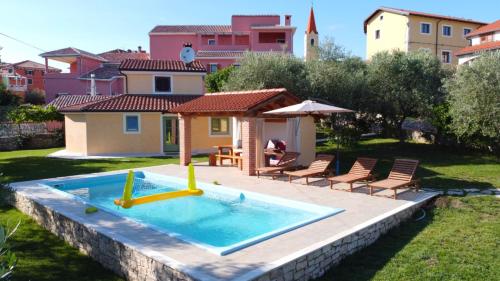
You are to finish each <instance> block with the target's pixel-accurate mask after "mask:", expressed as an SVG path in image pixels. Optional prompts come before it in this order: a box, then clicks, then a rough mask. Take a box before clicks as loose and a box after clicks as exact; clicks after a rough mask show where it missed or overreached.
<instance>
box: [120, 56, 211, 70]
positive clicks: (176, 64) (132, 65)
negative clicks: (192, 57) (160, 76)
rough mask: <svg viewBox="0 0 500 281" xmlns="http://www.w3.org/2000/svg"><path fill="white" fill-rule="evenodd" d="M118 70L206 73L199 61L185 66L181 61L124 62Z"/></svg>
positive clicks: (129, 60)
mask: <svg viewBox="0 0 500 281" xmlns="http://www.w3.org/2000/svg"><path fill="white" fill-rule="evenodd" d="M120 70H129V71H172V72H207V70H206V69H205V66H203V64H201V63H200V62H199V61H194V62H193V63H192V64H191V65H190V66H187V65H186V64H185V63H183V62H182V61H174V60H137V59H135V60H131V59H128V60H124V61H122V63H121V64H120Z"/></svg>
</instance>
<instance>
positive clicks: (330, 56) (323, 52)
mask: <svg viewBox="0 0 500 281" xmlns="http://www.w3.org/2000/svg"><path fill="white" fill-rule="evenodd" d="M318 55H319V56H318V57H319V60H321V61H339V60H342V59H346V58H349V57H351V54H350V52H348V51H347V50H346V49H345V48H344V47H343V46H340V45H338V44H336V43H335V39H333V37H325V38H324V39H323V40H322V41H321V43H320V45H319V46H318Z"/></svg>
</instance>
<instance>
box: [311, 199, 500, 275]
mask: <svg viewBox="0 0 500 281" xmlns="http://www.w3.org/2000/svg"><path fill="white" fill-rule="evenodd" d="M435 205H436V207H435V208H431V209H428V210H427V217H426V218H425V219H423V220H421V221H414V220H412V221H409V222H406V223H403V224H402V225H401V226H400V227H399V228H397V229H394V230H391V231H390V232H389V233H388V234H387V235H385V236H382V237H381V238H380V239H379V240H377V241H376V242H375V243H374V244H373V245H371V246H369V247H368V248H366V249H364V250H362V251H360V252H358V253H356V254H354V255H352V256H350V257H348V258H346V259H345V260H343V261H342V262H341V263H340V265H339V266H337V267H336V268H334V269H333V270H331V271H329V272H328V273H327V274H326V275H324V276H323V277H322V278H320V279H318V280H317V281H327V280H335V281H343V280H380V281H385V280H436V281H441V280H470V281H476V280H500V249H499V243H500V240H499V237H500V220H499V219H498V218H500V200H499V199H497V198H495V197H493V196H483V197H458V198H457V197H440V198H439V199H438V200H437V201H436V204H435ZM418 215H420V214H418Z"/></svg>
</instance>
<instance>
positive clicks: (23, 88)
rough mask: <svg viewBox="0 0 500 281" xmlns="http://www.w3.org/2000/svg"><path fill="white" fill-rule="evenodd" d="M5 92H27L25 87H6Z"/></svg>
mask: <svg viewBox="0 0 500 281" xmlns="http://www.w3.org/2000/svg"><path fill="white" fill-rule="evenodd" d="M7 90H9V91H12V92H26V91H27V90H28V86H27V85H9V86H7Z"/></svg>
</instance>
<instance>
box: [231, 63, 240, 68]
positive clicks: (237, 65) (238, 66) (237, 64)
mask: <svg viewBox="0 0 500 281" xmlns="http://www.w3.org/2000/svg"><path fill="white" fill-rule="evenodd" d="M233 66H234V68H240V67H241V64H239V63H233Z"/></svg>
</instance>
